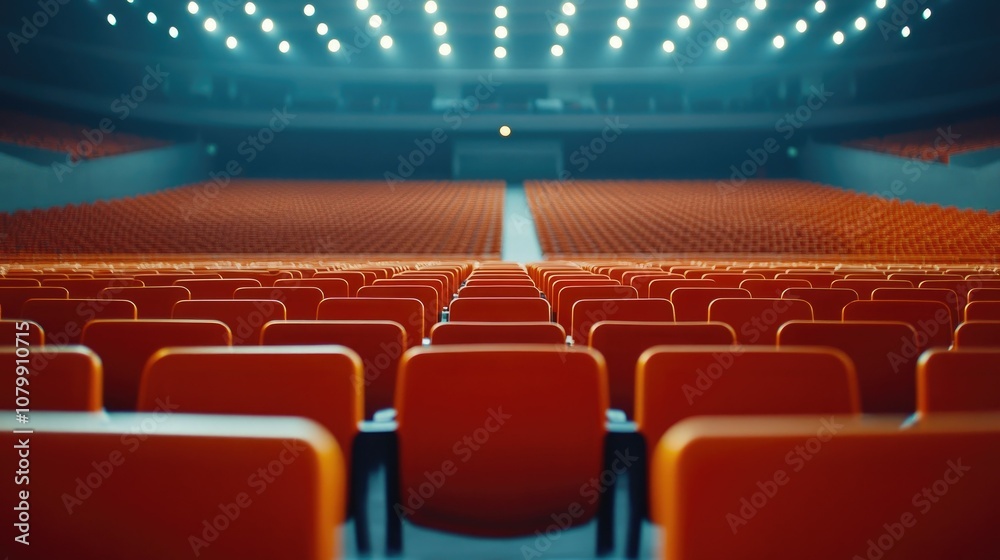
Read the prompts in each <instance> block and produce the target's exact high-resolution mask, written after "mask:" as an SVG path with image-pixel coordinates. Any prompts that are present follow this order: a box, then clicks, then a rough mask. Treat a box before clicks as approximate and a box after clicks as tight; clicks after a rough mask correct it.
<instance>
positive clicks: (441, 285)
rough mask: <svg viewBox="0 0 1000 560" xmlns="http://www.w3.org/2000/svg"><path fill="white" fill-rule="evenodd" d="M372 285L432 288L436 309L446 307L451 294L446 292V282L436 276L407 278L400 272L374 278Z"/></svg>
mask: <svg viewBox="0 0 1000 560" xmlns="http://www.w3.org/2000/svg"><path fill="white" fill-rule="evenodd" d="M372 286H398V287H409V286H426V287H428V288H431V289H433V290H434V294H435V295H436V296H437V308H438V311H440V310H441V309H444V308H445V307H448V301H449V300H450V299H451V294H450V293H448V288H447V284H445V282H444V281H443V280H440V279H437V278H407V277H405V276H403V275H401V274H400V275H397V276H394V277H392V278H386V279H379V280H376V281H375V283H374V284H372ZM425 305H426V304H425Z"/></svg>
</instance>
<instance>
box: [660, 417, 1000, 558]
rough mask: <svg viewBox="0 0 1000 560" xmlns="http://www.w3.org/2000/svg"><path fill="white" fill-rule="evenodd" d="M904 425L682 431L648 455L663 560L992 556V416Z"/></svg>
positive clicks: (859, 422) (719, 422) (718, 423)
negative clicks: (791, 554)
mask: <svg viewBox="0 0 1000 560" xmlns="http://www.w3.org/2000/svg"><path fill="white" fill-rule="evenodd" d="M901 422H902V418H901V417H893V416H888V417H878V418H865V419H855V418H850V417H848V415H844V414H829V415H815V414H814V415H810V416H803V417H788V418H775V417H760V418H745V419H741V421H740V422H732V421H730V420H728V419H724V418H692V419H689V420H686V421H685V422H683V423H682V424H679V425H678V426H677V427H676V428H675V429H674V430H673V431H671V432H670V433H669V434H668V435H667V437H665V438H664V439H663V440H662V441H660V442H658V443H657V447H656V451H655V461H654V464H653V469H652V472H651V474H650V479H651V484H652V489H651V493H650V500H651V510H652V516H653V519H654V520H655V521H656V522H657V523H659V524H660V525H661V526H662V527H663V530H664V533H665V534H667V535H669V538H667V539H665V544H664V546H665V549H664V551H663V553H662V554H663V557H664V558H669V559H671V560H717V559H719V558H770V557H772V556H773V555H774V554H775V551H776V550H783V551H793V550H794V551H799V552H796V553H795V554H799V555H805V556H808V557H809V558H813V559H816V560H836V559H841V558H869V559H872V558H906V559H908V560H937V559H940V558H969V559H976V560H987V559H990V558H995V557H996V556H997V555H998V554H1000V541H997V539H996V538H995V537H994V531H993V528H994V524H993V523H992V522H991V521H990V519H991V517H992V512H993V511H994V510H995V508H996V502H997V500H998V499H1000V487H998V486H997V484H996V480H995V477H993V476H992V473H993V472H995V471H996V470H997V469H998V468H1000V416H998V415H996V414H988V415H987V414H975V415H971V414H969V415H943V417H929V418H927V419H926V420H924V421H921V422H919V423H918V424H916V425H914V426H910V427H909V428H907V429H905V430H901V429H900V423H901ZM737 465H738V468H734V466H737ZM983 473H985V474H983ZM820 504H822V505H820Z"/></svg>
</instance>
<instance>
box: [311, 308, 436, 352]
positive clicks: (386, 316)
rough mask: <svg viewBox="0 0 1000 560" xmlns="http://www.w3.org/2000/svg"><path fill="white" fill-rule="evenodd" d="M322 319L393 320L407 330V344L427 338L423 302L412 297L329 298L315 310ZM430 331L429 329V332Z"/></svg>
mask: <svg viewBox="0 0 1000 560" xmlns="http://www.w3.org/2000/svg"><path fill="white" fill-rule="evenodd" d="M316 318H317V319H319V320H321V321H392V322H394V323H398V324H400V325H402V327H403V329H404V330H406V347H407V348H410V347H413V346H420V345H421V344H423V341H424V320H423V318H424V304H423V303H421V302H420V300H417V299H412V298H326V299H324V300H323V301H321V302H320V304H319V308H318V309H317V310H316ZM428 332H430V331H428Z"/></svg>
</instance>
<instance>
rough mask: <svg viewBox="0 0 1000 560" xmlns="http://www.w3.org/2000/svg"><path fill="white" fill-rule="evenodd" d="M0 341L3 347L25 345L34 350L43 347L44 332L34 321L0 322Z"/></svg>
mask: <svg viewBox="0 0 1000 560" xmlns="http://www.w3.org/2000/svg"><path fill="white" fill-rule="evenodd" d="M0 337H2V338H0V340H2V341H3V342H4V345H8V346H15V345H16V344H20V345H27V347H28V348H29V349H30V348H34V347H36V346H44V345H45V331H44V330H43V329H42V326H41V325H39V324H38V323H36V322H34V321H25V320H20V321H18V320H14V319H11V320H9V321H8V320H0Z"/></svg>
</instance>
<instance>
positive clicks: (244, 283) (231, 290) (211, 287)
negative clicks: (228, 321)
mask: <svg viewBox="0 0 1000 560" xmlns="http://www.w3.org/2000/svg"><path fill="white" fill-rule="evenodd" d="M174 285H175V286H181V287H183V288H187V290H188V291H189V292H191V299H233V294H235V293H236V290H238V289H240V288H260V287H261V284H260V281H259V280H254V279H253V278H219V279H206V280H175V281H174Z"/></svg>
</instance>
